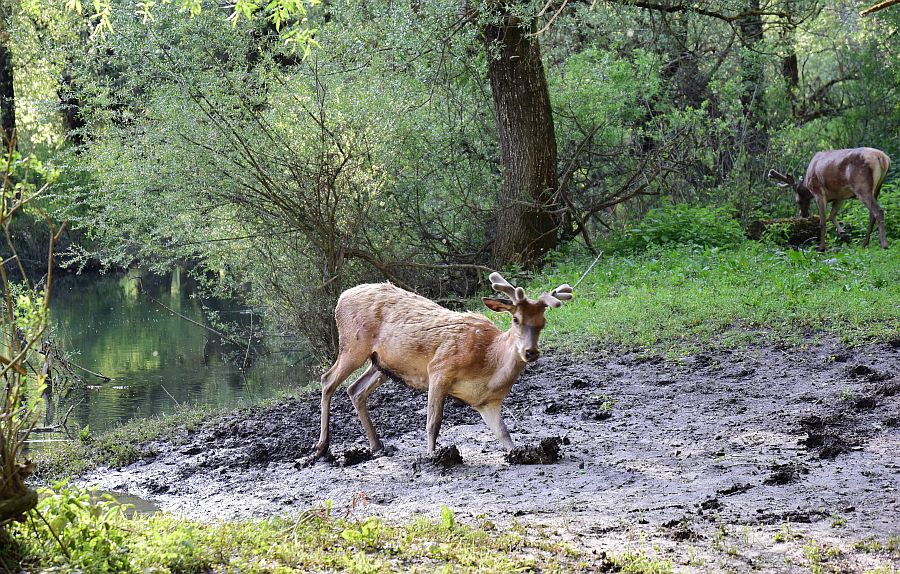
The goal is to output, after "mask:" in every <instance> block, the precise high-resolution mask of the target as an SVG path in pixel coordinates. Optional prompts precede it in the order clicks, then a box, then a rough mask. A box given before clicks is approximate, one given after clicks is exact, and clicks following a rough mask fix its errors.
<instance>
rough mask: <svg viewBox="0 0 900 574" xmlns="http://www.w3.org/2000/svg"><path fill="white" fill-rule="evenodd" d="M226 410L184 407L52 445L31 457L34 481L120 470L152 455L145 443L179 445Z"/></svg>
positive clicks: (195, 406) (47, 480)
mask: <svg viewBox="0 0 900 574" xmlns="http://www.w3.org/2000/svg"><path fill="white" fill-rule="evenodd" d="M225 412H226V409H213V408H209V407H203V406H197V405H193V406H184V407H181V408H179V409H178V410H177V411H175V412H174V413H172V414H169V415H165V416H155V417H150V418H145V419H137V420H133V421H129V422H127V423H124V424H122V425H120V426H117V427H114V428H112V429H110V430H107V431H103V432H100V433H86V432H83V433H81V434H80V436H79V437H78V438H77V439H76V440H73V441H70V442H61V443H55V444H54V445H52V446H50V447H46V448H42V449H40V450H37V451H35V452H33V453H31V454H30V457H31V458H32V459H33V460H34V461H35V462H36V463H37V471H36V473H35V477H36V478H38V479H39V480H41V481H42V482H45V483H47V482H50V481H55V480H59V479H62V478H65V477H68V476H77V475H79V474H81V473H83V472H85V471H88V470H91V469H93V468H96V467H98V466H113V467H120V466H125V465H128V464H131V463H132V462H134V461H136V460H139V459H141V458H144V457H146V456H150V455H152V454H154V452H153V448H152V446H151V445H149V444H148V443H149V442H150V441H155V440H169V441H175V442H177V441H178V438H179V437H181V436H185V435H186V434H187V433H189V432H191V431H193V430H194V429H196V428H197V427H198V426H200V424H202V423H203V422H204V421H207V420H209V419H211V418H213V417H215V416H219V415H222V414H224V413H225Z"/></svg>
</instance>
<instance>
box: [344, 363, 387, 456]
mask: <svg viewBox="0 0 900 574" xmlns="http://www.w3.org/2000/svg"><path fill="white" fill-rule="evenodd" d="M386 379H387V377H386V376H385V375H384V373H382V372H381V371H380V370H378V367H376V366H375V365H371V366H369V368H368V369H367V370H366V372H365V373H363V374H362V376H360V377H359V378H358V379H356V380H355V381H354V382H353V384H351V385H350V386H349V387H347V394H348V395H350V401H351V402H352V403H353V408H355V409H356V414H357V415H358V416H359V421H360V422H361V423H362V426H363V429H364V430H365V431H366V437H367V438H368V439H369V449H370V450H371V451H372V452H378V451H381V450H384V445H383V444H382V443H381V439H380V438H378V431H376V430H375V425H374V424H372V417H370V416H369V404H368V401H369V395H371V394H372V393H373V392H374V391H375V389H377V388H378V387H380V386H381V384H382V383H383V382H384V381H385V380H386Z"/></svg>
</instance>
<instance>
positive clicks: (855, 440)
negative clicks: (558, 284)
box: [82, 341, 900, 572]
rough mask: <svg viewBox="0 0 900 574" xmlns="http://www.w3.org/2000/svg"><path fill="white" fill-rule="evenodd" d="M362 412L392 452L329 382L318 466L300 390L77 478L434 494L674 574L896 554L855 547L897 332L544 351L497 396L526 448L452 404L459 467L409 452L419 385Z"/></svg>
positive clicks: (219, 506) (897, 489)
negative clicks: (632, 349)
mask: <svg viewBox="0 0 900 574" xmlns="http://www.w3.org/2000/svg"><path fill="white" fill-rule="evenodd" d="M370 410H371V412H372V417H373V420H374V421H375V425H376V427H377V428H378V430H379V432H380V433H381V435H382V439H383V440H384V442H385V443H386V444H387V445H389V446H390V447H393V448H394V449H395V451H394V453H393V455H391V456H375V457H373V456H372V455H371V453H369V452H368V451H367V449H366V441H365V436H364V433H363V431H362V428H361V425H360V424H359V422H358V420H357V418H356V414H355V412H354V411H353V407H352V405H351V404H350V400H349V399H348V398H347V396H346V395H345V394H344V393H338V394H337V395H335V400H334V403H333V417H332V429H333V433H332V434H333V438H332V449H333V451H334V454H335V460H334V461H333V462H331V463H324V462H320V463H317V464H315V465H313V466H309V467H306V466H303V465H302V464H298V461H300V460H302V459H303V458H304V457H305V456H307V455H308V454H309V453H310V452H311V450H312V447H313V445H314V444H315V442H316V440H317V439H318V432H319V431H318V426H319V403H318V398H317V397H308V398H301V399H291V400H288V401H286V402H284V403H281V404H279V405H277V406H274V407H270V408H266V409H256V410H251V411H248V412H243V413H241V414H235V415H229V416H226V417H223V418H220V419H218V420H216V421H213V422H211V423H208V424H206V425H205V426H203V427H201V428H200V429H199V430H197V431H196V432H195V433H193V434H191V435H189V436H185V437H183V439H181V440H180V441H178V443H177V444H173V443H158V444H150V445H145V446H144V448H145V449H146V451H147V452H148V453H155V454H154V455H153V456H151V457H149V458H147V459H145V460H143V461H140V462H137V463H135V464H133V465H131V466H129V467H126V468H124V469H100V470H98V471H96V472H94V473H92V474H90V475H88V476H86V477H84V478H83V479H82V482H83V483H86V484H89V485H93V486H97V487H99V488H102V489H106V490H115V491H119V492H128V493H131V494H133V495H137V496H140V497H142V498H146V499H149V500H152V501H153V502H154V503H156V504H158V505H159V506H160V507H161V508H162V509H163V510H167V511H171V512H176V513H179V514H182V515H185V516H189V517H192V518H197V519H201V520H218V519H233V518H237V517H250V516H269V515H274V514H289V513H291V512H295V511H300V510H303V509H306V508H308V507H310V506H315V505H319V504H323V503H324V502H325V501H326V500H330V501H332V503H333V505H334V508H335V509H337V510H338V511H340V509H344V510H346V511H347V512H348V513H349V512H356V513H357V514H358V513H360V512H362V513H368V514H379V515H384V516H386V517H388V518H389V519H402V518H404V517H406V516H409V515H411V514H415V513H424V514H428V515H436V514H437V513H438V512H439V511H440V508H441V505H442V504H446V505H448V506H450V507H451V508H453V509H454V510H455V511H456V514H457V517H459V519H461V520H466V518H469V519H472V520H474V519H475V517H478V516H482V515H484V516H487V517H490V518H491V520H492V521H494V522H497V523H498V524H499V525H507V526H508V525H509V524H511V523H512V522H513V521H518V522H519V523H522V524H523V525H525V526H526V527H527V528H529V529H530V531H532V532H535V533H538V532H539V533H542V534H545V535H548V536H552V537H559V538H563V539H566V540H568V541H570V542H571V543H572V544H573V545H575V546H576V547H577V548H580V549H582V550H584V551H586V552H587V553H588V555H591V553H595V554H596V555H598V556H601V555H602V554H603V552H604V551H607V552H612V553H622V552H644V553H646V554H647V555H650V556H653V555H655V554H659V555H660V556H663V557H665V558H667V559H671V560H672V561H673V567H675V568H676V569H677V570H685V571H710V572H715V571H722V570H731V571H747V572H749V571H764V572H765V571H768V572H783V571H785V568H786V564H787V565H795V566H797V567H798V568H799V567H800V566H803V568H800V570H804V569H808V568H809V565H810V564H812V562H813V561H814V560H815V557H814V556H813V555H812V552H813V551H812V550H810V548H813V549H815V548H820V549H822V550H821V554H822V555H823V556H825V562H824V564H825V566H826V567H827V568H826V569H825V570H823V571H829V569H830V571H836V572H838V571H849V572H855V571H860V572H862V571H865V570H868V569H874V568H878V567H885V568H890V567H893V568H895V569H896V568H900V555H898V554H897V553H896V552H895V553H893V554H892V553H890V552H889V551H886V550H883V549H881V550H879V549H878V548H877V547H875V546H876V545H873V544H870V545H869V546H868V547H866V546H864V545H860V544H859V542H861V541H864V540H868V539H871V538H874V539H875V540H877V541H880V542H881V543H885V542H886V541H887V540H888V539H889V537H892V536H894V537H896V536H898V535H900V424H898V423H900V348H897V347H896V346H891V345H879V346H871V347H866V348H860V349H847V348H844V347H842V346H841V345H839V344H837V343H835V342H832V341H826V342H823V343H817V344H810V345H808V346H807V347H806V348H801V349H790V350H785V349H780V348H775V347H758V348H749V349H741V350H720V351H715V352H707V353H703V354H698V355H693V356H686V357H681V358H678V359H674V360H666V359H663V358H662V357H656V356H649V357H648V356H641V355H635V354H626V355H604V354H599V353H598V354H588V355H584V356H577V357H572V356H562V355H551V356H547V357H544V358H542V359H541V360H540V361H539V362H538V363H537V364H535V365H531V366H529V367H528V368H527V369H526V371H525V372H524V373H523V375H522V377H521V379H520V381H519V382H518V383H517V384H516V386H515V387H514V388H513V391H512V393H511V395H510V396H509V398H508V399H507V402H506V405H505V410H504V416H505V418H506V420H507V423H508V425H509V426H510V428H511V430H512V434H513V439H514V440H515V441H516V443H517V445H519V446H520V447H524V448H520V449H518V450H517V451H514V453H513V454H512V455H510V456H511V458H509V459H507V458H505V455H506V453H504V452H503V451H502V449H501V448H500V446H499V444H498V443H496V442H495V441H494V439H493V437H492V435H491V433H490V431H489V430H488V429H487V428H486V427H485V426H484V424H483V423H482V422H481V420H480V418H479V417H478V415H477V414H476V413H475V412H474V411H472V410H470V409H468V407H465V406H464V405H460V404H458V403H456V402H454V401H452V400H451V401H448V404H447V406H446V409H445V420H444V425H443V428H442V432H441V437H440V444H441V445H442V446H443V447H450V446H451V445H452V446H455V447H456V448H457V449H458V455H459V456H460V458H461V460H462V462H461V463H460V462H459V461H458V460H456V459H455V458H454V457H453V456H451V457H450V459H452V460H451V464H445V465H437V464H426V463H424V462H423V460H424V455H425V397H424V395H421V394H417V393H413V392H412V391H409V390H407V389H405V388H403V387H401V386H399V385H397V384H396V383H391V382H389V383H386V384H385V385H384V386H382V387H381V388H380V389H379V390H378V391H377V392H376V393H375V394H374V395H373V396H372V398H371V399H370ZM517 457H518V458H517ZM544 457H546V458H544ZM511 462H512V463H528V462H531V463H532V464H511ZM360 501H363V504H360ZM786 533H787V534H786ZM873 547H875V548H874V550H873ZM831 548H834V549H838V550H839V551H840V552H839V553H838V552H837V551H835V552H831V553H829V552H827V550H828V549H831ZM888 571H890V570H888Z"/></svg>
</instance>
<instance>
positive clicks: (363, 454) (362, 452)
mask: <svg viewBox="0 0 900 574" xmlns="http://www.w3.org/2000/svg"><path fill="white" fill-rule="evenodd" d="M338 460H340V465H341V466H343V467H347V466H353V465H355V464H359V463H361V462H366V461H367V460H372V451H371V450H369V449H367V448H359V447H353V448H348V449H347V450H345V451H344V452H342V453H341V456H340V457H339V458H338Z"/></svg>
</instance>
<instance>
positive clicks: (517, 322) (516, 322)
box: [513, 317, 519, 325]
mask: <svg viewBox="0 0 900 574" xmlns="http://www.w3.org/2000/svg"><path fill="white" fill-rule="evenodd" d="M513 323H515V324H516V325H518V324H519V318H518V317H513Z"/></svg>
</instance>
